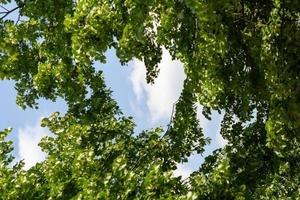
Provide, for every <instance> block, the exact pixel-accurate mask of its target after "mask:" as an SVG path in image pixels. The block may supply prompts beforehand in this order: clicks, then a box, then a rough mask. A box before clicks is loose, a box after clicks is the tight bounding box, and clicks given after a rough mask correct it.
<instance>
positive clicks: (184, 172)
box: [173, 164, 193, 180]
mask: <svg viewBox="0 0 300 200" xmlns="http://www.w3.org/2000/svg"><path fill="white" fill-rule="evenodd" d="M192 172H193V171H192V170H191V169H190V168H188V167H187V166H185V165H184V164H177V169H176V170H175V171H174V172H173V176H174V177H178V176H181V179H183V180H184V179H186V178H188V177H189V176H190V174H191V173H192Z"/></svg>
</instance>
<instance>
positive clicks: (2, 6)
mask: <svg viewBox="0 0 300 200" xmlns="http://www.w3.org/2000/svg"><path fill="white" fill-rule="evenodd" d="M0 7H1V8H3V9H4V10H6V11H9V10H8V9H7V8H5V7H4V6H2V5H0Z"/></svg>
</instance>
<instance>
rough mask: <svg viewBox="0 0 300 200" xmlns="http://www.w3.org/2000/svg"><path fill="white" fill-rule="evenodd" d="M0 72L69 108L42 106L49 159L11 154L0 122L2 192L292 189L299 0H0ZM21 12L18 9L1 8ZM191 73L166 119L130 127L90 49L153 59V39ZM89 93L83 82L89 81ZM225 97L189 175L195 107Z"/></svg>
mask: <svg viewBox="0 0 300 200" xmlns="http://www.w3.org/2000/svg"><path fill="white" fill-rule="evenodd" d="M0 2H1V7H2V9H3V11H2V12H0V14H1V19H0V79H2V80H3V79H9V80H14V81H15V82H16V86H15V88H16V90H17V92H18V96H17V101H16V103H17V104H18V105H19V106H21V107H22V108H26V107H27V106H29V107H37V106H38V105H37V100H38V99H40V98H46V99H50V100H55V99H56V98H58V97H62V98H63V99H65V101H66V102H67V104H68V112H67V113H66V115H64V116H61V115H60V114H59V113H54V114H53V115H52V116H50V117H48V118H46V119H44V120H43V122H42V125H43V126H46V127H48V128H49V129H50V130H51V132H52V133H53V134H54V135H55V136H54V137H46V138H44V139H43V140H42V141H41V143H40V146H41V147H42V149H43V150H44V151H45V152H46V153H47V154H48V157H47V159H46V160H45V161H43V162H41V163H38V164H36V165H35V166H34V167H32V168H30V169H29V170H27V171H25V170H23V169H22V166H23V163H22V162H19V163H17V164H16V165H14V166H12V167H11V166H10V163H11V162H12V160H13V158H12V157H11V156H10V152H11V151H12V144H11V142H9V141H6V140H5V137H6V135H7V134H9V132H10V130H8V129H6V130H4V131H3V132H1V133H0V143H1V146H0V199H71V198H73V199H298V198H299V197H300V190H299V184H300V170H299V169H300V163H299V160H300V157H299V155H300V135H299V132H300V106H299V105H300V80H299V78H300V77H299V76H300V68H299V64H300V60H299V53H300V52H299V46H300V3H299V2H298V1H295V0H266V1H258V0H254V1H248V0H223V1H217V0H210V1H205V0H199V1H193V0H174V1H170V0H147V1H141V0H100V1H99V0H98V1H95V0H78V1H71V0H43V1H42V0H35V1H33V0H16V1H15V3H16V5H17V6H16V7H15V8H13V9H7V4H9V3H10V1H9V0H1V1H0ZM13 12H18V13H19V15H20V18H19V19H18V20H15V21H13V20H8V18H7V17H8V16H9V15H11V14H12V13H13ZM163 47H164V48H166V49H167V50H168V51H169V52H170V54H171V55H172V57H173V58H174V59H178V60H180V61H181V62H182V63H183V64H184V70H185V73H186V76H187V78H186V80H185V83H184V88H183V91H182V94H181V97H180V99H179V101H178V103H177V104H176V113H175V115H174V118H173V119H172V122H171V124H170V126H169V128H168V130H167V131H163V130H161V129H153V130H148V131H144V132H142V133H140V134H139V135H138V136H134V135H133V128H134V123H133V121H132V119H131V118H126V117H124V115H123V114H122V112H121V111H120V110H119V108H118V106H117V104H116V102H115V101H114V100H113V99H112V98H111V96H110V91H109V90H108V89H107V88H106V86H105V83H104V79H103V76H102V73H101V71H96V70H95V69H94V67H93V63H94V62H95V61H99V62H101V63H105V61H106V57H105V55H104V53H105V52H106V51H107V50H108V49H110V48H114V49H116V53H117V56H118V58H119V60H120V62H121V63H122V64H126V63H128V62H129V61H131V60H132V59H134V58H137V59H139V60H142V61H143V62H144V63H145V65H146V68H147V81H148V82H149V83H153V82H154V81H155V77H156V76H157V74H158V73H159V68H158V63H159V62H160V60H161V56H162V48H163ZM88 92H89V94H91V95H88ZM196 103H200V104H201V105H202V106H203V115H204V116H205V117H206V118H208V119H209V118H210V115H211V111H212V110H217V111H219V112H221V111H223V112H224V113H225V114H224V118H223V121H222V124H221V126H222V128H221V134H222V136H223V137H224V138H225V139H227V140H228V144H227V145H226V146H225V147H224V148H222V149H218V150H216V151H215V152H214V153H213V154H212V155H210V156H208V157H207V158H206V159H205V162H204V164H203V165H202V166H200V168H199V170H198V171H197V172H194V173H193V174H192V175H191V176H190V177H189V178H188V179H187V180H181V179H180V177H173V176H172V172H173V170H174V169H176V164H177V163H178V162H185V161H186V160H187V158H188V157H189V156H190V155H191V154H192V153H193V152H195V151H197V152H198V153H202V152H203V151H204V148H205V145H206V144H207V143H208V139H207V138H205V137H204V135H203V131H202V128H201V127H200V125H199V122H198V120H197V117H196V111H195V104H196Z"/></svg>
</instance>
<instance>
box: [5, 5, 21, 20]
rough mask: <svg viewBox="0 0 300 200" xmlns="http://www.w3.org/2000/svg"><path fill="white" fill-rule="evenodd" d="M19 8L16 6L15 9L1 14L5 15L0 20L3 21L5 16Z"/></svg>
mask: <svg viewBox="0 0 300 200" xmlns="http://www.w3.org/2000/svg"><path fill="white" fill-rule="evenodd" d="M19 8H20V6H17V7H15V8H13V9H11V10H9V11H7V12H3V14H4V13H5V14H4V15H3V16H2V17H1V20H3V19H4V18H5V17H6V16H7V15H9V14H10V13H12V12H14V11H15V10H17V9H19Z"/></svg>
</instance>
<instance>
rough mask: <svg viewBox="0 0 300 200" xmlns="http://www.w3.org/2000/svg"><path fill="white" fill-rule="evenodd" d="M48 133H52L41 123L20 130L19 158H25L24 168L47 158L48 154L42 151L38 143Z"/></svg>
mask: <svg viewBox="0 0 300 200" xmlns="http://www.w3.org/2000/svg"><path fill="white" fill-rule="evenodd" d="M47 135H50V134H49V132H48V131H47V130H46V129H44V128H42V127H41V126H40V125H39V123H37V124H36V125H34V126H26V127H24V128H21V129H19V130H18V147H19V158H20V159H24V162H25V166H24V169H29V168H30V167H32V166H34V165H35V164H36V163H37V162H41V161H43V160H44V159H45V157H46V154H45V153H44V152H42V151H41V149H40V147H39V146H38V143H39V142H40V140H41V139H42V137H44V136H47Z"/></svg>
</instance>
